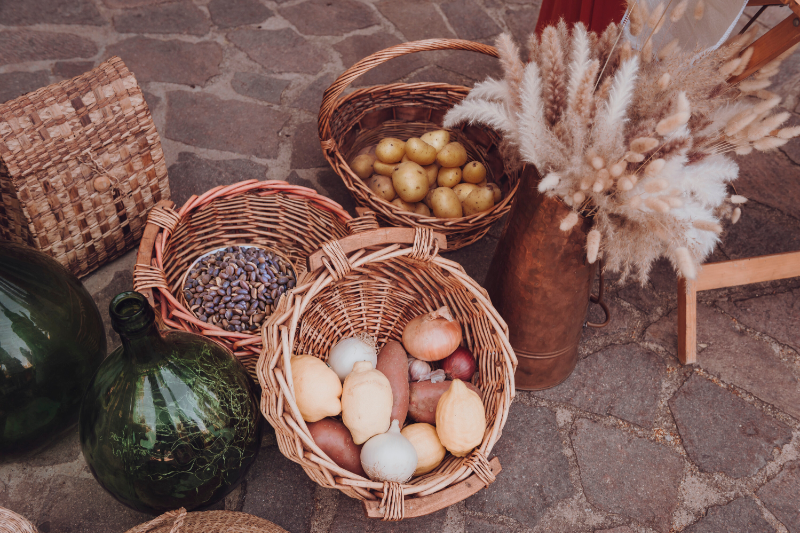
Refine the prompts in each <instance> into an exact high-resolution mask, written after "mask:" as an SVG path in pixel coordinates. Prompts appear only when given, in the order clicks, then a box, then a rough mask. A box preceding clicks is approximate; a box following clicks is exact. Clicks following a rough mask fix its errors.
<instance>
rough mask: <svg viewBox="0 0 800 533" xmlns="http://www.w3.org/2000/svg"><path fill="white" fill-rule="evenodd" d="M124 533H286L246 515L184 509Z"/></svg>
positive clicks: (281, 529) (257, 518)
mask: <svg viewBox="0 0 800 533" xmlns="http://www.w3.org/2000/svg"><path fill="white" fill-rule="evenodd" d="M126 533H288V532H287V531H286V530H285V529H283V528H282V527H279V526H276V525H275V524H273V523H272V522H270V521H269V520H264V519H263V518H259V517H257V516H253V515H250V514H247V513H237V512H235V511H204V512H195V513H187V512H186V509H184V508H182V507H181V508H180V509H178V510H176V511H170V512H168V513H164V514H162V515H161V516H158V517H156V518H154V519H153V520H150V521H149V522H146V523H144V524H141V525H138V526H136V527H135V528H133V529H129V530H128V531H126Z"/></svg>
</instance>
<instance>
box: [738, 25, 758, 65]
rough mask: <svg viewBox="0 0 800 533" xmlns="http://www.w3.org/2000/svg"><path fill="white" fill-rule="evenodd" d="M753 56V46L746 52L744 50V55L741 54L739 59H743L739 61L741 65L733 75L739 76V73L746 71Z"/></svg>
mask: <svg viewBox="0 0 800 533" xmlns="http://www.w3.org/2000/svg"><path fill="white" fill-rule="evenodd" d="M753 27H754V28H755V26H753ZM752 57H753V48H752V47H750V48H748V49H747V50H745V51H744V52H742V55H741V56H739V59H741V61H740V62H739V66H738V67H737V68H736V70H734V71H733V75H734V76H738V75H739V74H741V73H742V72H744V71H745V69H746V68H747V66H748V65H749V64H750V58H752Z"/></svg>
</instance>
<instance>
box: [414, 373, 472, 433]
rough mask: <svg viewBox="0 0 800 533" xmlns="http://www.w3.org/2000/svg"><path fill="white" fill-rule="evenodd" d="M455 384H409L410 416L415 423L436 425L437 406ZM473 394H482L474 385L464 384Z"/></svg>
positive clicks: (441, 382) (450, 382)
mask: <svg viewBox="0 0 800 533" xmlns="http://www.w3.org/2000/svg"><path fill="white" fill-rule="evenodd" d="M452 384H453V382H452V381H450V380H447V381H440V382H439V383H431V382H430V381H419V382H417V381H412V382H411V383H409V384H408V416H409V417H410V418H411V419H412V420H414V421H415V422H426V423H428V424H436V405H437V404H438V403H439V398H441V397H442V394H444V393H445V392H446V391H447V389H449V388H450V385H452ZM464 385H466V386H467V388H468V389H469V390H471V391H473V392H476V393H478V395H480V394H481V391H480V390H478V387H476V386H475V385H473V384H472V383H466V382H465V383H464Z"/></svg>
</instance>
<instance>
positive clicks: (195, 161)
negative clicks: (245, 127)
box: [169, 152, 267, 206]
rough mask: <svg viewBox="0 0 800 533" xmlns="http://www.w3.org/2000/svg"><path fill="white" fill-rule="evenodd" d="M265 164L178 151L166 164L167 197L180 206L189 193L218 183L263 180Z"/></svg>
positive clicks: (197, 191)
mask: <svg viewBox="0 0 800 533" xmlns="http://www.w3.org/2000/svg"><path fill="white" fill-rule="evenodd" d="M266 173H267V167H266V166H264V165H259V164H258V163H254V162H252V161H249V160H247V159H225V160H222V161H217V160H213V159H203V158H202V157H199V156H197V155H195V154H193V153H191V152H181V153H179V154H178V161H177V162H176V163H173V164H172V165H170V167H169V185H170V192H171V199H172V201H173V202H175V203H176V204H177V205H179V206H181V205H183V204H184V203H186V201H187V200H188V199H189V198H190V197H191V196H192V195H193V194H197V195H200V194H203V193H204V192H206V191H207V190H209V189H213V188H214V187H217V186H219V185H231V184H233V183H237V182H240V181H245V180H252V179H256V180H263V179H264V177H265V176H266Z"/></svg>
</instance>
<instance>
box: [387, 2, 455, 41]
mask: <svg viewBox="0 0 800 533" xmlns="http://www.w3.org/2000/svg"><path fill="white" fill-rule="evenodd" d="M375 7H377V8H378V11H380V12H381V14H382V15H383V16H384V17H386V18H387V19H389V21H390V22H391V23H392V24H394V26H395V27H396V28H397V29H398V30H400V33H402V34H403V36H404V37H405V38H406V39H407V40H409V41H419V40H421V39H435V38H439V37H455V35H454V34H453V32H452V31H450V29H449V28H448V27H447V25H446V24H445V22H444V19H442V15H440V14H439V11H438V10H437V9H436V7H435V4H434V3H433V2H427V1H426V0H411V1H409V2H396V1H394V0H384V1H383V2H378V3H377V4H375ZM421 20H423V21H425V23H424V24H420V21H421Z"/></svg>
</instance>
